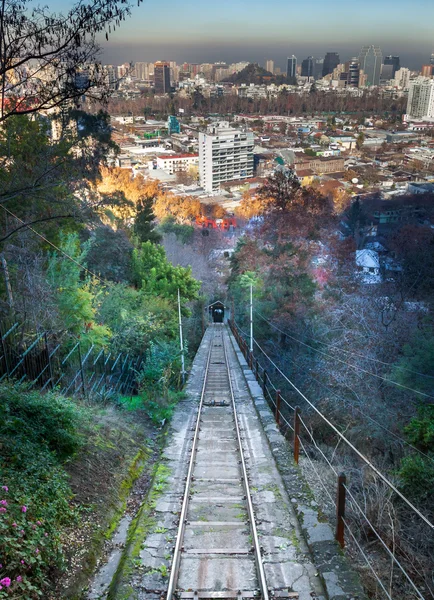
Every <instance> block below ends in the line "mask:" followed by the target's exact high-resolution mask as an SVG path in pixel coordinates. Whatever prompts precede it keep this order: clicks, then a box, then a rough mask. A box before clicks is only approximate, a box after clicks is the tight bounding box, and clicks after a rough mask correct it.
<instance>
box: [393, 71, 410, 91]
mask: <svg viewBox="0 0 434 600" xmlns="http://www.w3.org/2000/svg"><path fill="white" fill-rule="evenodd" d="M393 85H394V86H395V87H397V88H400V89H402V90H408V88H409V86H410V69H406V68H405V67H402V68H401V69H399V70H398V71H396V73H395V79H394V80H393Z"/></svg>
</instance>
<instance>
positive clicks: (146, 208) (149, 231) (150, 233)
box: [134, 198, 161, 244]
mask: <svg viewBox="0 0 434 600" xmlns="http://www.w3.org/2000/svg"><path fill="white" fill-rule="evenodd" d="M153 202H154V199H153V198H142V199H141V200H140V201H139V203H138V211H137V216H136V218H135V220H134V234H135V235H136V236H137V238H138V240H139V242H140V243H143V242H152V243H153V244H158V243H159V242H160V241H161V235H160V234H159V233H158V232H157V231H155V224H154V221H155V215H154V212H153V206H152V205H153Z"/></svg>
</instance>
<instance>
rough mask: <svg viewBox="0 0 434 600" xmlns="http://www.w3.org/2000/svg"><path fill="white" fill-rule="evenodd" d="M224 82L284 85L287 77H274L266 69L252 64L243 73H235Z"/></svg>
mask: <svg viewBox="0 0 434 600" xmlns="http://www.w3.org/2000/svg"><path fill="white" fill-rule="evenodd" d="M224 81H228V82H231V83H235V84H238V85H240V84H242V83H246V84H250V83H254V84H261V83H284V82H285V81H286V77H285V76H284V75H277V76H276V75H273V74H272V73H270V72H269V71H267V70H266V69H263V68H262V67H260V66H259V65H258V64H256V63H250V64H249V65H247V67H244V69H243V70H242V71H239V72H238V73H234V74H233V75H231V76H230V77H227V78H226V79H225V80H224Z"/></svg>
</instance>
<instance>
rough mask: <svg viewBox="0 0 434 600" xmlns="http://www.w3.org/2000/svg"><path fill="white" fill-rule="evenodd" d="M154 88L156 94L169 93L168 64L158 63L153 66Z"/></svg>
mask: <svg viewBox="0 0 434 600" xmlns="http://www.w3.org/2000/svg"><path fill="white" fill-rule="evenodd" d="M154 88H155V93H156V94H168V93H169V92H170V64H169V63H168V62H162V61H158V62H156V63H155V64H154Z"/></svg>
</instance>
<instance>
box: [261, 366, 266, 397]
mask: <svg viewBox="0 0 434 600" xmlns="http://www.w3.org/2000/svg"><path fill="white" fill-rule="evenodd" d="M262 393H263V395H264V398H265V399H266V396H267V371H266V370H265V369H264V373H263V375H262Z"/></svg>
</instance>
